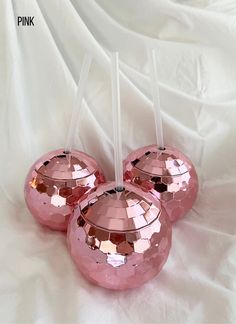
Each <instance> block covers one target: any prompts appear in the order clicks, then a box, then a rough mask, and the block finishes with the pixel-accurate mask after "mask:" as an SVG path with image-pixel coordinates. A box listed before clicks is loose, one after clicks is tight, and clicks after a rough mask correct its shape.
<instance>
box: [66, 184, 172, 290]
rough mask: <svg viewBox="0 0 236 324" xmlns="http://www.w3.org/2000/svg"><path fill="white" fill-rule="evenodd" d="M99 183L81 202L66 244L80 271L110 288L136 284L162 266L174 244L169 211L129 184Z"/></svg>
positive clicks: (69, 228)
mask: <svg viewBox="0 0 236 324" xmlns="http://www.w3.org/2000/svg"><path fill="white" fill-rule="evenodd" d="M114 188H115V183H114V182H110V183H106V184H102V185H100V186H99V187H98V188H97V189H96V190H95V191H93V192H91V193H90V194H88V195H85V196H84V197H83V199H81V200H80V202H79V204H78V207H77V208H76V209H75V212H74V215H73V217H72V218H71V220H70V223H69V227H68V232H67V235H68V245H69V249H70V252H71V255H72V258H73V259H74V261H75V263H76V265H77V267H78V269H79V270H80V271H81V273H82V274H83V275H84V276H85V277H86V278H87V279H88V280H89V281H91V282H92V283H94V284H96V285H99V286H102V287H105V288H109V289H118V290H122V289H128V288H134V287H138V286H140V285H141V284H143V283H145V282H146V281H148V280H149V279H151V278H153V277H154V276H155V275H156V274H157V273H158V272H159V271H160V270H161V268H162V267H163V265H164V263H165V262H166V259H167V257H168V254H169V250H170V246H171V224H170V222H169V218H168V216H167V214H166V211H165V210H164V209H163V208H162V207H161V204H160V202H158V201H156V200H155V199H154V198H153V197H152V196H151V195H150V194H145V193H144V192H143V191H142V190H141V189H139V188H137V187H135V186H133V185H131V184H128V183H125V190H124V191H122V192H119V193H118V192H117V191H116V190H115V189H114Z"/></svg>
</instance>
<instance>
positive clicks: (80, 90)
mask: <svg viewBox="0 0 236 324" xmlns="http://www.w3.org/2000/svg"><path fill="white" fill-rule="evenodd" d="M91 62H92V57H91V55H89V54H86V55H85V57H84V60H83V64H82V67H81V71H80V77H79V82H78V87H77V91H76V97H75V102H74V107H73V111H72V115H71V120H70V126H69V130H68V133H67V139H66V145H65V152H66V153H69V152H71V149H72V147H73V145H74V137H75V131H76V127H77V122H78V117H79V113H80V108H81V106H82V100H83V96H84V90H85V86H86V83H87V79H88V74H89V70H90V66H91Z"/></svg>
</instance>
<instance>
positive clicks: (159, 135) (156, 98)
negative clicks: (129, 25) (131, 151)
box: [149, 49, 165, 149]
mask: <svg viewBox="0 0 236 324" xmlns="http://www.w3.org/2000/svg"><path fill="white" fill-rule="evenodd" d="M156 57H157V55H156V50H154V49H152V50H151V51H150V53H149V68H150V75H151V86H152V97H153V109H154V118H155V127H156V140H157V146H158V148H159V149H164V148H165V145H164V140H163V129H162V118H161V105H160V90H159V80H158V69H157V62H156Z"/></svg>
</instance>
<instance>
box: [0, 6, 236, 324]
mask: <svg viewBox="0 0 236 324" xmlns="http://www.w3.org/2000/svg"><path fill="white" fill-rule="evenodd" d="M0 15H1V19H0V71H1V72H0V145H1V159H0V170H1V171H0V172H1V173H0V179H1V182H0V191H1V196H0V206H1V210H0V216H1V226H0V241H1V244H0V322H1V323H4V324H5V323H102V324H105V323H134V324H136V323H173V324H176V323H181V324H182V323H183V324H185V323H189V324H193V323H236V294H235V290H236V240H235V233H236V185H235V183H236V150H235V140H236V126H235V122H236V73H235V71H236V59H235V57H236V19H235V15H236V2H235V0H224V1H222V0H214V1H213V0H188V1H187V0H181V1H177V0H176V1H174V0H172V1H171V0H145V1H144V0H139V1H137V0H119V1H116V0H97V1H92V0H50V1H49V0H1V1H0ZM17 16H34V17H35V18H34V26H33V27H29V26H28V27H27V26H25V27H24V26H17ZM150 47H154V48H156V49H157V50H158V53H159V61H158V62H159V78H160V95H161V105H162V111H163V123H164V125H163V126H164V137H165V142H166V144H170V145H172V146H176V147H178V148H179V149H180V150H182V151H183V152H184V153H185V154H186V155H188V156H189V157H190V158H191V159H192V161H193V162H194V164H195V165H196V168H197V171H198V174H199V180H200V191H199V196H198V199H197V202H196V204H195V205H194V207H193V209H192V210H191V211H190V212H189V213H188V215H187V217H186V218H185V219H183V220H181V221H179V222H178V223H177V224H176V225H174V227H173V246H172V249H171V253H170V256H169V259H168V262H167V263H166V265H165V267H164V269H163V271H162V272H161V273H160V275H158V276H157V277H156V278H155V279H154V280H152V281H150V282H149V283H147V284H146V285H144V286H143V287H141V288H140V289H136V290H133V291H125V292H118V293H116V292H112V291H107V290H104V289H101V288H97V287H95V286H92V285H91V284H90V283H88V282H87V281H85V279H84V278H83V277H82V276H81V275H80V273H78V272H77V270H76V268H75V266H74V264H73V262H72V260H71V258H70V256H69V254H68V251H67V247H66V240H65V236H64V235H63V234H62V233H56V232H51V231H50V230H46V229H44V228H42V227H41V226H40V225H38V224H37V223H36V221H35V220H34V219H33V217H32V216H31V215H30V213H29V212H28V210H27V209H26V206H25V203H24V198H23V183H24V178H25V176H26V173H27V171H28V169H29V167H30V165H31V164H32V163H33V162H34V161H35V160H36V158H38V157H39V156H40V155H42V154H43V153H45V152H47V151H49V150H52V149H56V148H59V147H63V145H64V143H65V138H66V132H67V128H68V125H69V120H70V115H71V111H72V105H73V101H74V96H75V92H76V84H77V82H78V78H79V73H80V68H81V63H82V60H83V56H84V53H86V52H87V51H89V52H90V53H91V54H92V55H93V58H94V61H93V66H92V69H91V73H90V75H89V82H88V85H87V89H86V94H85V100H84V102H83V107H82V110H81V116H80V122H79V124H78V132H77V134H76V148H78V149H81V150H84V151H86V152H87V153H89V154H91V155H92V156H94V157H95V158H97V160H98V161H99V163H100V164H101V166H102V167H103V168H104V170H105V171H106V176H107V178H108V179H112V177H113V143H112V128H111V125H112V123H111V95H110V78H109V53H110V52H111V51H114V50H118V51H119V53H120V59H121V64H120V67H121V104H122V136H123V156H124V158H125V156H126V155H127V154H128V153H129V152H130V151H131V150H133V149H135V148H138V147H140V146H143V145H148V144H151V143H154V142H155V132H154V122H153V111H152V101H151V87H150V83H149V75H148V62H147V57H148V56H147V49H148V48H150Z"/></svg>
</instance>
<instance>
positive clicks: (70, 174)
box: [35, 149, 98, 180]
mask: <svg viewBox="0 0 236 324" xmlns="http://www.w3.org/2000/svg"><path fill="white" fill-rule="evenodd" d="M97 169H98V166H97V163H96V161H95V160H94V159H93V158H92V157H91V156H89V155H87V154H86V153H84V152H80V151H77V150H72V151H71V152H70V153H65V152H64V150H63V149H59V150H56V151H52V152H49V153H47V154H45V155H44V156H42V157H41V158H40V159H39V160H38V161H37V162H36V164H35V171H36V172H37V173H39V174H40V175H42V176H45V177H48V178H53V179H58V180H76V179H81V178H85V177H88V176H89V175H91V174H93V173H94V172H96V170H97Z"/></svg>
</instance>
